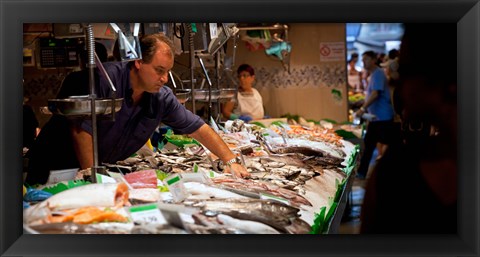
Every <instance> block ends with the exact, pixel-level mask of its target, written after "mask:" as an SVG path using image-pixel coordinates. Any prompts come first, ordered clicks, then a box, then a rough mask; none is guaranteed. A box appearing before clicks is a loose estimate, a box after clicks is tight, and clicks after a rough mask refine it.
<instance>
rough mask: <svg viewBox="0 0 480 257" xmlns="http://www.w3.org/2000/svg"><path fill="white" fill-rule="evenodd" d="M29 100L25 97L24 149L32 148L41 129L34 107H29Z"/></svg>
mask: <svg viewBox="0 0 480 257" xmlns="http://www.w3.org/2000/svg"><path fill="white" fill-rule="evenodd" d="M28 101H29V98H28V97H23V147H26V148H30V147H31V146H32V144H33V142H34V141H35V138H36V137H37V135H38V133H40V128H39V124H38V119H37V117H36V116H35V112H34V111H33V109H32V107H31V106H30V105H28Z"/></svg>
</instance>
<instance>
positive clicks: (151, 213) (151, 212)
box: [129, 204, 167, 224]
mask: <svg viewBox="0 0 480 257" xmlns="http://www.w3.org/2000/svg"><path fill="white" fill-rule="evenodd" d="M129 211H130V216H131V217H132V220H133V221H134V222H136V223H159V224H166V223H167V221H166V220H165V217H163V215H162V213H161V212H160V210H159V209H158V208H157V205H156V204H149V205H142V206H134V207H130V209H129Z"/></svg>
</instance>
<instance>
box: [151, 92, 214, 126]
mask: <svg viewBox="0 0 480 257" xmlns="http://www.w3.org/2000/svg"><path fill="white" fill-rule="evenodd" d="M164 91H165V92H164V94H161V97H162V98H163V99H160V101H164V108H165V115H164V117H163V118H162V122H163V123H165V124H166V125H168V126H170V127H171V128H172V129H173V131H174V132H175V133H176V134H191V133H193V132H195V131H196V130H197V129H199V128H200V127H201V126H202V125H203V124H205V122H204V121H203V120H202V119H201V118H200V117H199V116H198V115H195V114H193V113H192V112H191V111H189V110H187V108H185V106H183V105H182V104H180V102H179V101H178V100H177V98H176V96H175V95H174V94H173V92H172V90H171V89H170V88H168V87H164Z"/></svg>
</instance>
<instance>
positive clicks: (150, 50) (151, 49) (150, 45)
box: [140, 33, 175, 63]
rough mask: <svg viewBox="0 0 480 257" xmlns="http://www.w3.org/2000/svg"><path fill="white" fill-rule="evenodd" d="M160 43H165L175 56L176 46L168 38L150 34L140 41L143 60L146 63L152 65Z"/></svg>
mask: <svg viewBox="0 0 480 257" xmlns="http://www.w3.org/2000/svg"><path fill="white" fill-rule="evenodd" d="M158 42H163V43H165V44H166V45H167V46H168V47H169V48H170V51H171V53H172V57H173V56H174V53H175V46H174V45H173V42H172V41H171V40H170V39H169V38H168V37H167V36H165V35H164V34H163V33H155V34H149V35H145V36H144V37H142V39H141V40H140V47H141V49H142V60H143V61H144V62H145V63H150V62H151V61H152V58H153V56H154V55H155V53H156V52H157V43H158Z"/></svg>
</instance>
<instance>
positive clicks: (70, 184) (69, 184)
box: [42, 180, 91, 194]
mask: <svg viewBox="0 0 480 257" xmlns="http://www.w3.org/2000/svg"><path fill="white" fill-rule="evenodd" d="M87 184H91V183H90V182H88V181H85V180H69V181H66V182H59V183H57V184H55V185H52V186H47V187H44V188H42V191H45V192H48V193H51V194H58V193H60V192H62V191H65V190H67V189H70V188H74V187H78V186H83V185H87Z"/></svg>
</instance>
